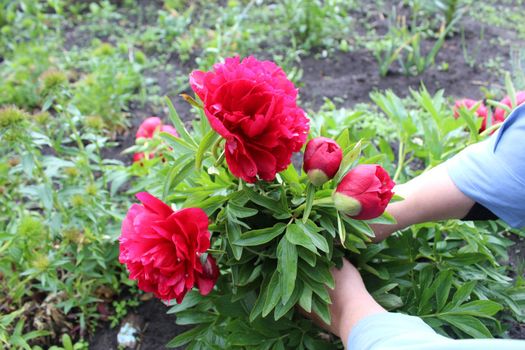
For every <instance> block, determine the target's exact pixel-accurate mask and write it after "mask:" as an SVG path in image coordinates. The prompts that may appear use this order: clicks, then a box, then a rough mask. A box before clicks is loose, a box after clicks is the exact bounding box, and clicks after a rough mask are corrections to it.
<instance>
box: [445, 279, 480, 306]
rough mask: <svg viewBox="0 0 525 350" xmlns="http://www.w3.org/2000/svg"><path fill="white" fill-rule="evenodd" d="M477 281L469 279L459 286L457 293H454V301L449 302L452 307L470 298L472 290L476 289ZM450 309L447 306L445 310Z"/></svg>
mask: <svg viewBox="0 0 525 350" xmlns="http://www.w3.org/2000/svg"><path fill="white" fill-rule="evenodd" d="M476 284H477V281H468V282H465V283H463V284H462V285H461V287H459V288H458V290H457V291H456V293H454V296H453V297H452V301H451V302H450V303H449V305H450V306H451V307H454V306H458V305H460V304H462V303H463V302H465V301H466V300H468V299H469V298H470V294H472V291H473V290H474V287H475V286H476ZM447 309H448V305H447V308H445V310H447Z"/></svg>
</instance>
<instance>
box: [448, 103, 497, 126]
mask: <svg viewBox="0 0 525 350" xmlns="http://www.w3.org/2000/svg"><path fill="white" fill-rule="evenodd" d="M478 102H480V101H476V100H471V99H469V98H465V99H462V100H458V101H456V103H455V105H454V118H456V119H457V118H459V109H460V108H461V107H465V108H468V109H470V108H472V107H473V106H474V105H476V104H477V103H478ZM475 113H476V115H477V116H478V117H479V118H482V119H483V121H482V122H481V126H480V128H479V132H483V131H485V129H486V128H487V117H488V108H487V106H485V104H483V102H481V104H480V105H479V107H478V109H477V110H476V111H475ZM499 122H501V121H499V120H497V119H496V118H495V116H494V115H493V116H492V125H494V124H497V123H499Z"/></svg>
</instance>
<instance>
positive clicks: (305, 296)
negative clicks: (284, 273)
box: [299, 286, 313, 312]
mask: <svg viewBox="0 0 525 350" xmlns="http://www.w3.org/2000/svg"><path fill="white" fill-rule="evenodd" d="M312 293H313V292H312V289H311V288H310V287H308V286H304V287H303V291H302V293H301V296H300V297H299V305H300V306H301V307H302V308H303V309H304V310H305V311H306V312H312Z"/></svg>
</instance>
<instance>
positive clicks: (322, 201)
mask: <svg viewBox="0 0 525 350" xmlns="http://www.w3.org/2000/svg"><path fill="white" fill-rule="evenodd" d="M330 203H333V199H332V197H324V198H319V199H314V201H313V203H312V207H314V206H316V205H320V204H330ZM304 208H306V203H303V204H301V205H300V206H298V207H297V208H295V210H294V211H293V215H294V216H295V217H297V216H298V215H299V214H300V213H301V212H302V211H303V210H304Z"/></svg>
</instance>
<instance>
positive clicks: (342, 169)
mask: <svg viewBox="0 0 525 350" xmlns="http://www.w3.org/2000/svg"><path fill="white" fill-rule="evenodd" d="M361 146H362V145H361V140H359V142H357V143H356V144H355V145H354V147H353V148H352V149H351V150H349V151H348V153H346V154H345V156H344V157H343V160H342V161H341V165H340V166H339V170H338V171H337V173H336V174H335V176H334V179H333V181H334V183H336V184H338V183H339V182H341V179H342V178H343V177H344V176H345V175H346V173H347V172H348V171H349V170H350V168H351V167H352V165H353V164H354V162H355V161H356V160H357V159H358V158H359V156H360V155H361Z"/></svg>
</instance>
